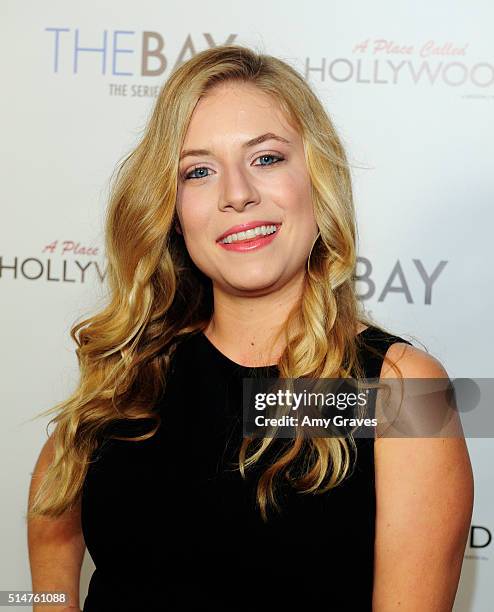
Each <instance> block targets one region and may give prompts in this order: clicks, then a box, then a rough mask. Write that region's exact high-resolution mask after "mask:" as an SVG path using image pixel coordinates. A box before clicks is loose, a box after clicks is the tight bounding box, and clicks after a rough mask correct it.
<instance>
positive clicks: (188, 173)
mask: <svg viewBox="0 0 494 612" xmlns="http://www.w3.org/2000/svg"><path fill="white" fill-rule="evenodd" d="M199 170H209V168H206V167H204V166H198V167H197V168H194V169H193V170H191V171H190V172H187V174H185V175H184V179H185V180H188V179H198V178H205V177H206V176H208V175H207V174H202V175H200V176H192V175H193V174H194V172H198V171H199Z"/></svg>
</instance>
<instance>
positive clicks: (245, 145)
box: [180, 132, 291, 160]
mask: <svg viewBox="0 0 494 612" xmlns="http://www.w3.org/2000/svg"><path fill="white" fill-rule="evenodd" d="M265 140H278V141H279V142H284V143H286V144H291V143H290V141H289V140H287V139H286V138H283V136H278V135H277V134H273V133H272V132H266V134H261V135H260V136H256V137H255V138H251V139H250V140H247V142H244V143H243V145H242V148H243V149H248V148H249V147H253V146H254V145H257V144H261V143H262V142H264V141H265ZM194 155H211V151H209V150H208V149H185V151H182V153H181V154H180V160H182V159H183V158H184V157H188V156H194Z"/></svg>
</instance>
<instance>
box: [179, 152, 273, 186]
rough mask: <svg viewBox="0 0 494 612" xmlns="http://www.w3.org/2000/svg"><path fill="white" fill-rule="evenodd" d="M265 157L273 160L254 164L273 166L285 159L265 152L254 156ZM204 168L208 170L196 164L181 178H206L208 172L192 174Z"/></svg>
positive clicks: (204, 167) (204, 168)
mask: <svg viewBox="0 0 494 612" xmlns="http://www.w3.org/2000/svg"><path fill="white" fill-rule="evenodd" d="M266 158H270V159H274V160H275V161H273V162H272V163H269V164H255V165H256V166H261V167H266V166H273V165H274V164H277V163H278V162H280V161H283V160H284V159H285V158H284V157H282V156H281V155H272V154H267V153H265V154H264V155H259V157H256V159H266ZM204 170H206V171H207V170H209V168H206V166H197V167H196V168H193V169H192V170H191V171H190V172H187V174H185V175H184V177H183V178H184V180H189V179H192V180H193V179H201V178H207V177H208V176H209V174H201V175H199V176H193V174H194V173H195V172H199V171H204Z"/></svg>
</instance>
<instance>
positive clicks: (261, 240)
mask: <svg viewBox="0 0 494 612" xmlns="http://www.w3.org/2000/svg"><path fill="white" fill-rule="evenodd" d="M280 229H281V225H280V226H278V227H277V229H276V231H275V232H273V233H272V234H268V235H267V236H261V235H260V236H254V238H247V239H245V240H238V241H235V242H230V243H228V242H218V243H217V244H219V246H220V247H223V248H224V249H226V250H227V251H240V252H242V251H254V250H256V249H260V248H262V247H265V246H267V245H268V244H271V242H273V240H274V239H275V238H276V236H277V235H278V233H279V231H280Z"/></svg>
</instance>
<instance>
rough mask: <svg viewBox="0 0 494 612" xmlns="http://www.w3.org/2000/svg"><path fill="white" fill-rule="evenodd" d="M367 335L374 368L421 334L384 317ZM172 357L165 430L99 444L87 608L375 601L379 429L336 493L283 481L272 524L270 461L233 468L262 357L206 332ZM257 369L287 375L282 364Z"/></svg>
mask: <svg viewBox="0 0 494 612" xmlns="http://www.w3.org/2000/svg"><path fill="white" fill-rule="evenodd" d="M359 340H362V341H363V344H362V346H361V348H360V349H359V350H360V352H359V355H360V357H359V359H360V361H361V363H362V365H363V367H364V371H365V375H366V377H368V378H374V377H376V378H377V377H379V374H380V371H381V366H382V359H381V358H379V357H376V356H374V355H373V354H372V353H371V352H369V349H368V346H372V347H375V348H379V349H380V350H381V352H384V353H385V352H386V350H387V348H388V347H389V346H390V345H391V344H393V343H394V342H407V343H408V344H410V342H408V341H407V340H404V339H403V338H401V337H399V336H389V335H384V334H383V333H382V332H380V331H379V330H377V329H376V328H374V327H368V328H367V329H365V330H364V331H363V332H361V334H359ZM366 345H367V346H366ZM172 364H173V369H172V373H171V376H170V378H169V383H168V385H167V389H166V392H165V394H164V396H163V398H162V400H161V401H160V402H159V405H158V407H157V408H158V409H159V410H160V413H161V417H162V425H161V427H160V429H159V430H158V432H157V433H156V434H155V435H154V436H153V437H152V438H151V439H148V440H145V441H142V442H128V441H125V440H113V439H109V438H105V439H104V440H103V441H102V443H101V444H100V446H99V447H98V448H97V449H96V451H95V453H94V455H93V459H96V461H95V462H94V463H92V464H91V465H90V468H89V470H88V474H87V477H86V480H85V483H84V487H83V491H82V529H83V534H84V538H85V541H86V546H87V549H88V551H89V553H90V555H91V558H92V559H93V561H94V564H95V566H96V569H95V571H94V573H93V575H92V577H91V581H90V584H89V590H88V594H87V597H86V599H85V602H84V608H83V611H84V612H112V611H115V612H117V611H118V612H123V611H131V610H132V611H135V612H141V611H142V612H154V611H169V610H170V611H171V610H180V611H189V610H203V609H212V610H230V611H232V612H233V611H236V610H252V611H256V612H257V611H260V610H266V611H267V610H269V611H271V612H275V611H276V612H277V611H278V610H297V609H300V610H310V609H316V606H318V609H321V610H323V609H324V610H335V611H337V612H341V611H346V610H348V611H352V612H353V611H358V612H364V611H367V610H369V611H371V610H372V585H373V554H374V533H375V531H374V530H375V482H374V439H373V438H356V439H355V440H356V444H357V449H358V454H357V462H356V465H355V468H354V469H353V471H352V474H351V476H349V477H348V478H347V480H345V481H344V482H343V483H342V484H341V485H339V486H338V487H336V488H335V489H332V490H331V491H329V492H328V493H326V494H323V495H313V494H306V495H300V494H298V493H296V492H294V491H293V490H291V489H290V487H289V486H288V485H287V486H283V485H281V486H279V487H278V488H277V491H278V500H279V501H280V504H281V506H282V513H281V514H275V513H273V512H271V513H270V514H269V520H268V523H264V522H263V521H262V520H261V517H260V514H259V510H258V509H257V508H256V507H255V485H256V483H257V478H258V477H259V475H260V473H261V471H259V470H261V468H262V466H263V465H264V466H265V465H267V463H266V464H263V463H262V459H261V462H260V463H259V467H258V468H256V469H254V470H253V471H252V472H249V470H247V472H246V474H247V480H243V479H242V477H241V475H240V474H239V472H238V471H235V470H233V469H227V468H226V467H225V466H229V465H231V464H230V463H229V462H230V461H234V460H236V459H238V454H237V453H236V452H235V451H237V450H238V448H239V446H240V442H241V437H242V409H241V389H242V377H248V376H252V374H253V370H252V369H251V368H247V367H244V366H240V365H238V364H236V363H234V362H233V361H231V360H230V359H228V358H227V357H226V356H225V355H223V354H222V353H221V352H220V351H219V350H218V349H217V348H216V347H215V346H214V345H213V344H212V343H211V342H210V341H209V340H208V339H207V337H206V336H205V335H204V334H203V333H198V334H192V335H190V336H188V337H187V338H186V339H185V340H184V341H183V342H182V343H181V344H180V346H179V347H178V349H177V351H176V353H175V355H174V356H173V358H172ZM254 373H255V374H256V375H262V376H271V377H276V375H277V368H276V366H269V367H268V368H255V372H254ZM148 430H150V422H149V421H147V428H146V427H143V425H142V424H141V425H140V429H138V428H137V427H136V424H135V423H134V424H132V427H131V426H130V425H128V422H127V421H123V422H122V425H121V426H119V427H114V428H113V429H112V430H111V433H117V434H118V435H137V434H138V433H139V432H143V431H148ZM277 442H280V441H279V440H278V441H277ZM268 457H269V454H268Z"/></svg>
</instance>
